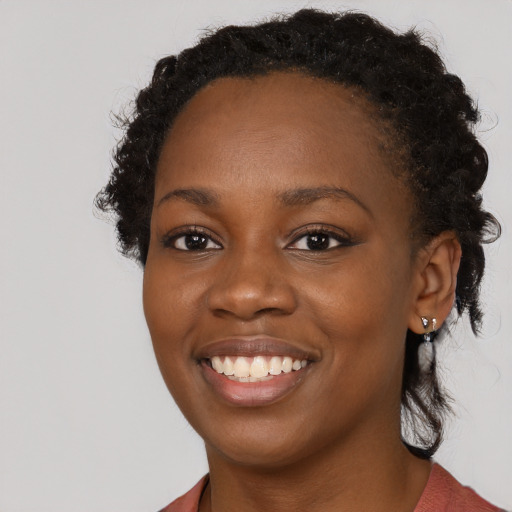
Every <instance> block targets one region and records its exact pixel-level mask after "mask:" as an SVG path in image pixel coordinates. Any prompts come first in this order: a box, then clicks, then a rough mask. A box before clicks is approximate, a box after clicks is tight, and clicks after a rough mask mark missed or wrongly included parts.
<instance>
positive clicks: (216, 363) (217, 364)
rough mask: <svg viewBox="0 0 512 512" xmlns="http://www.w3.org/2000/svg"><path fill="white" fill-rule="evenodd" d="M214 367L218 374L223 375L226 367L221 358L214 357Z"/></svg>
mask: <svg viewBox="0 0 512 512" xmlns="http://www.w3.org/2000/svg"><path fill="white" fill-rule="evenodd" d="M212 367H213V369H214V370H215V371H216V372H217V373H222V372H223V371H224V366H223V364H222V361H221V360H220V357H219V356H215V357H212Z"/></svg>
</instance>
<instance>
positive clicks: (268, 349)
mask: <svg viewBox="0 0 512 512" xmlns="http://www.w3.org/2000/svg"><path fill="white" fill-rule="evenodd" d="M198 355H199V357H198V359H197V360H198V362H199V367H200V369H201V371H202V374H203V377H204V378H205V380H206V382H207V383H208V384H209V386H210V389H211V390H212V391H213V392H214V393H215V395H217V396H218V397H219V398H221V399H222V400H223V401H225V402H228V403H230V404H232V405H238V406H245V407H251V406H262V405H268V404H271V403H274V402H276V401H277V400H280V399H282V398H283V397H284V396H286V395H288V394H289V393H291V391H292V390H294V389H295V388H296V387H297V385H298V384H299V383H301V382H302V381H303V380H304V378H305V377H306V375H307V374H308V373H309V372H310V370H311V367H312V366H313V363H314V362H316V361H317V360H318V359H319V355H317V354H313V353H310V352H309V351H307V350H302V349H300V348H297V347H295V346H292V345H290V344H288V343H286V342H283V341H281V340H276V339H271V338H261V337H254V338H252V337H251V338H237V339H229V340H222V341H220V342H216V343H214V344H211V345H209V346H207V347H206V348H205V349H203V350H202V351H201V353H200V354H198Z"/></svg>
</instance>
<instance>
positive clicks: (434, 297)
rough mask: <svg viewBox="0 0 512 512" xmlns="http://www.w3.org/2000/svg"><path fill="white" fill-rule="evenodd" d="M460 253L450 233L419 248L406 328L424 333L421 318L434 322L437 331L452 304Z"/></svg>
mask: <svg viewBox="0 0 512 512" xmlns="http://www.w3.org/2000/svg"><path fill="white" fill-rule="evenodd" d="M461 256H462V250H461V247H460V243H459V241H458V240H457V237H456V236H455V233H454V232H453V231H443V232H442V233H441V234H439V235H438V236H436V237H435V238H433V239H432V240H431V241H430V242H429V243H428V244H427V245H426V246H425V247H423V248H422V249H420V251H419V253H418V255H417V260H416V269H415V277H414V281H415V290H414V299H415V303H414V307H413V309H412V311H411V317H410V319H409V325H408V327H409V329H410V330H411V331H413V332H415V333H417V334H423V333H424V332H425V327H424V325H423V322H422V317H423V318H426V319H428V320H429V321H430V322H431V321H432V319H433V318H435V319H436V321H437V328H439V327H441V325H442V323H443V322H444V321H445V320H446V317H447V316H448V314H449V313H450V311H451V309H452V306H453V303H454V301H455V288H456V286H457V272H458V271H459V265H460V259H461Z"/></svg>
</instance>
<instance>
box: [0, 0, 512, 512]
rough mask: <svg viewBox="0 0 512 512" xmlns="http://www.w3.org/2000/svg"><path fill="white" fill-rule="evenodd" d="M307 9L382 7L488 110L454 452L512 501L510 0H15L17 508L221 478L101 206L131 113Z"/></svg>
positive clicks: (6, 280)
mask: <svg viewBox="0 0 512 512" xmlns="http://www.w3.org/2000/svg"><path fill="white" fill-rule="evenodd" d="M303 6H318V7H324V8H328V9H342V8H344V7H348V8H355V9H359V10H362V11H368V12H370V13H372V14H374V15H376V16H378V17H380V18H381V19H382V20H383V21H385V22H387V23H389V24H391V25H393V26H395V27H396V28H398V29H405V28H407V27H409V26H410V25H416V26H417V27H418V28H420V29H421V30H425V31H427V32H428V33H430V34H431V37H432V38H433V39H434V40H436V41H437V42H438V44H439V47H440V49H441V52H442V53H443V55H444V56H445V59H446V62H447V64H448V67H449V69H450V70H452V71H454V72H456V73H458V74H460V75H461V76H462V78H463V79H464V81H465V82H466V83H467V85H468V87H469V89H470V91H471V92H472V94H473V96H474V97H475V98H476V99H477V100H478V103H479V105H480V107H481V108H482V109H483V112H484V117H483V121H482V123H481V126H480V129H479V135H480V137H481V138H482V140H483V141H484V144H485V146H486V148H487V149H488V151H489V156H490V163H491V171H490V176H489V180H488V182H487V184H486V186H485V202H486V204H487V205H488V207H489V208H490V209H491V211H493V212H494V213H495V214H496V215H497V217H498V218H499V220H500V221H501V222H502V223H503V226H504V233H503V237H502V239H501V240H500V241H499V242H498V243H496V244H494V246H493V247H491V248H489V249H488V250H487V255H488V262H489V263H488V271H487V275H486V280H485V283H484V289H483V292H484V295H483V298H484V307H485V310H486V312H487V316H486V323H485V326H484V330H483V334H482V336H481V337H480V338H479V339H475V338H474V337H473V336H472V335H471V333H470V330H469V328H468V326H467V323H466V322H459V324H458V326H457V327H456V328H455V329H454V337H453V339H452V340H449V341H448V342H447V343H445V346H444V347H443V350H442V352H443V354H442V362H443V365H444V367H445V371H444V377H445V382H446V385H447V386H448V387H449V389H450V390H451V391H452V394H453V396H454V397H455V399H456V410H457V416H456V418H455V419H454V420H453V421H451V423H450V424H449V428H448V432H447V436H446V442H445V444H444V445H443V447H442V449H441V450H440V452H439V455H438V457H437V459H438V460H439V461H440V462H441V463H443V464H444V465H445V466H446V467H447V468H448V469H449V470H450V471H452V472H453V473H454V475H455V476H456V477H458V478H459V479H461V480H462V481H464V482H465V483H467V484H470V485H472V486H474V487H476V488H477V489H478V490H479V492H480V493H481V494H483V495H484V496H485V497H487V498H489V499H492V500H493V501H495V502H496V503H497V504H499V505H502V506H505V507H509V508H512V485H510V483H511V481H512V478H511V477H512V470H511V462H510V461H511V460H512V440H511V432H512V343H511V340H510V332H511V330H512V314H511V308H512V294H511V291H510V272H511V271H510V261H511V256H512V247H511V240H510V227H511V226H512V206H511V201H510V190H511V177H510V159H511V158H510V156H511V151H510V149H511V148H510V146H511V140H512V139H511V135H512V108H511V105H512V101H511V91H512V73H511V71H510V68H511V64H510V61H511V48H512V36H511V25H512V2H510V1H507V0H444V1H439V0H429V1H405V0H402V1H392V0H360V1H347V2H336V1H323V2H320V1H318V2H304V1H284V0H281V1H268V0H258V1H249V0H238V1H236V0H222V1H221V0H215V1H212V0H189V1H181V0H180V1H169V0H168V1H155V0H145V1H144V2H142V1H133V0H128V1H126V0H124V1H121V0H119V1H114V0H107V1H101V2H100V1H89V2H69V1H57V0H46V1H36V0H33V1H27V0H0V59H1V61H0V66H1V68H0V69H1V71H0V73H1V79H0V101H1V105H2V106H1V115H0V145H1V149H0V179H1V184H0V191H1V201H0V209H1V212H0V232H1V243H0V272H1V275H2V276H1V287H0V301H1V304H0V320H1V323H0V335H1V340H0V342H1V346H0V510H1V511H2V512H29V511H35V510H37V511H48V512H50V511H51V512H64V511H66V512H107V511H108V512H112V511H120V510H123V511H126V512H130V511H134V512H135V511H140V512H143V511H147V512H155V511H156V510H158V509H159V507H161V506H163V505H165V504H167V503H168V502H170V501H171V500H172V499H173V498H174V497H176V496H177V495H179V494H181V493H182V492H184V491H185V490H187V489H188V488H189V487H190V486H191V485H192V484H193V483H195V482H196V481H197V480H198V479H199V478H200V476H201V475H202V474H203V473H204V472H205V471H206V463H205V460H204V455H203V448H202V446H201V442H200V440H199V439H198V438H197V436H196V435H195V433H194V432H193V430H192V429H191V427H190V426H188V425H187V423H186V421H185V420H184V419H183V418H182V416H181V414H180V413H179V411H178V410H177V408H176V406H175V405H174V404H173V402H172V399H171V398H170V396H168V393H167V390H166V389H165V387H164V385H163V383H162V381H161V378H160V375H159V373H158V369H157V367H156V364H155V361H154V357H153V354H152V350H151V345H150V339H149V336H148V333H147V330H146V326H145V322H144V318H143V314H142V307H141V278H142V274H141V272H140V270H139V269H138V268H137V266H136V265H135V264H133V263H131V262H129V261H127V260H125V259H124V258H122V257H121V256H119V255H117V254H116V252H115V242H114V235H113V229H112V227H111V226H109V225H108V224H106V223H104V222H101V221H99V220H98V219H96V218H95V217H94V215H93V213H92V201H93V198H94V195H95V193H96V192H97V191H98V190H99V189H100V188H101V187H102V186H103V185H104V183H105V182H106V180H107V177H108V173H109V166H110V163H109V159H110V151H111V148H112V146H113V145H114V142H115V139H116V137H117V136H118V135H119V133H117V132H116V130H114V129H113V128H112V126H111V122H110V119H109V112H110V111H112V110H113V111H118V110H119V109H120V107H121V106H122V105H123V104H125V103H126V101H127V100H129V99H131V98H132V97H133V95H134V93H135V91H136V90H137V89H138V88H139V87H141V86H143V85H144V84H145V83H146V82H147V80H148V79H149V77H150V74H151V71H152V68H153V66H154V63H155V60H156V59H157V58H159V57H162V56H164V55H166V54H169V53H173V52H177V51H179V50H180V49H183V48H184V47H186V46H188V45H190V44H193V43H194V41H196V39H197V37H198V36H199V35H200V34H201V30H202V29H204V28H207V27H215V26H219V25H222V24H225V23H244V22H249V21H252V20H257V19H260V18H262V17H264V16H267V15H269V14H271V13H273V12H278V11H293V10H296V9H297V8H299V7H303Z"/></svg>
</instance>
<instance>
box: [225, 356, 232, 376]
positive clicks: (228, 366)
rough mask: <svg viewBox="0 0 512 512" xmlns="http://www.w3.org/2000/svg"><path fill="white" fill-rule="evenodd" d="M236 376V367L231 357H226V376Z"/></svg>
mask: <svg viewBox="0 0 512 512" xmlns="http://www.w3.org/2000/svg"><path fill="white" fill-rule="evenodd" d="M234 374H235V366H234V365H233V361H232V360H231V358H230V357H226V358H225V359H224V375H234Z"/></svg>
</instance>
